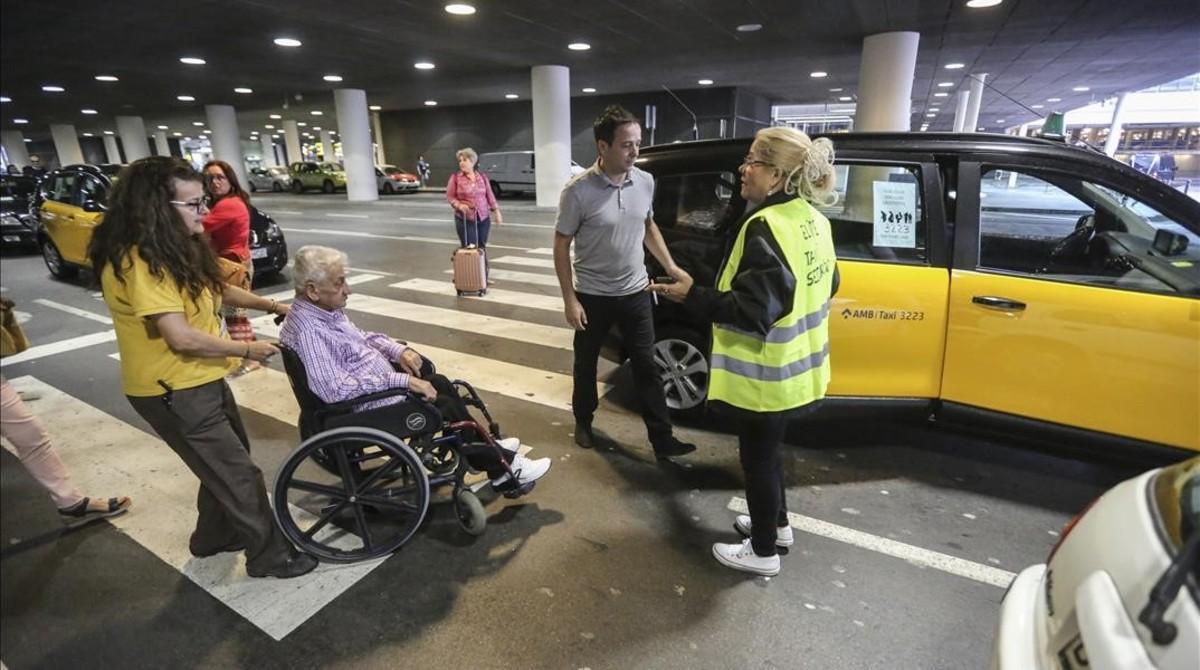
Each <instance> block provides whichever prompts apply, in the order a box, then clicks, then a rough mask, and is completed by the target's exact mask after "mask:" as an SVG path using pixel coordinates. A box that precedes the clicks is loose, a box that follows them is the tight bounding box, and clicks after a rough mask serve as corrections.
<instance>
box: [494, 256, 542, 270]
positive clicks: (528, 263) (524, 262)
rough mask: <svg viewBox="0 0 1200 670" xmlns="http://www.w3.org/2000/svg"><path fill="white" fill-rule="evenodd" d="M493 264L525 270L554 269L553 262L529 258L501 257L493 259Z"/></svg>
mask: <svg viewBox="0 0 1200 670" xmlns="http://www.w3.org/2000/svg"><path fill="white" fill-rule="evenodd" d="M492 262H493V263H499V264H501V265H521V266H524V267H527V268H545V269H547V270H553V269H554V261H552V260H550V259H547V258H529V257H528V256H501V257H499V258H493V259H492Z"/></svg>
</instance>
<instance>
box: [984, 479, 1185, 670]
mask: <svg viewBox="0 0 1200 670" xmlns="http://www.w3.org/2000/svg"><path fill="white" fill-rule="evenodd" d="M1198 663H1200V457H1196V458H1192V459H1190V460H1187V461H1184V462H1182V463H1178V464H1176V465H1172V466H1170V467H1166V468H1161V469H1158V470H1152V471H1150V472H1146V473H1144V474H1142V475H1140V476H1138V477H1135V478H1133V479H1130V480H1128V481H1125V482H1122V483H1121V484H1118V485H1117V486H1116V487H1114V488H1112V489H1111V490H1109V491H1108V492H1107V493H1105V494H1104V495H1103V496H1101V497H1100V498H1099V499H1098V500H1096V501H1095V502H1093V503H1092V504H1091V505H1090V506H1089V507H1088V508H1087V509H1085V510H1084V511H1083V512H1082V513H1081V514H1080V515H1079V516H1077V517H1075V519H1073V520H1072V521H1071V522H1070V523H1069V524H1067V526H1066V528H1064V529H1063V531H1062V533H1061V534H1060V535H1059V539H1058V544H1057V545H1056V546H1055V547H1054V549H1053V550H1052V551H1051V552H1050V556H1049V557H1048V558H1047V559H1046V562H1045V563H1043V564H1039V565H1033V566H1030V567H1028V568H1026V569H1024V570H1022V571H1021V573H1020V574H1018V575H1017V577H1016V579H1014V580H1013V582H1012V584H1011V585H1010V586H1009V587H1008V591H1007V592H1006V593H1005V595H1004V601H1003V603H1002V604H1001V606H1000V621H999V624H998V626H997V630H996V644H995V650H994V653H993V657H992V668H993V669H994V670H1052V669H1053V670H1060V669H1063V670H1073V669H1075V668H1089V667H1090V668H1122V669H1124V668H1145V669H1147V670H1153V669H1156V668H1157V669H1158V670H1175V669H1178V670H1184V669H1187V670H1193V669H1194V668H1195V667H1196V666H1197V664H1198Z"/></svg>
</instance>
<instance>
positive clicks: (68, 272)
mask: <svg viewBox="0 0 1200 670" xmlns="http://www.w3.org/2000/svg"><path fill="white" fill-rule="evenodd" d="M42 260H44V261H46V269H48V270H50V274H52V275H54V277H55V278H56V279H72V278H74V277H75V275H77V274H79V268H77V267H75V266H74V265H71V264H69V263H67V262H66V261H64V260H63V257H62V254H60V253H59V252H58V247H56V246H54V242H52V241H50V239H49V238H46V239H45V240H43V241H42Z"/></svg>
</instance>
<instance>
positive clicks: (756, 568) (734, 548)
mask: <svg viewBox="0 0 1200 670" xmlns="http://www.w3.org/2000/svg"><path fill="white" fill-rule="evenodd" d="M712 553H713V557H714V558H716V559H717V562H719V563H721V564H722V565H725V566H728V567H731V568H733V569H734V570H741V571H742V572H752V573H754V574H756V575H762V576H764V577H774V576H775V575H777V574H779V556H778V555H776V556H759V555H758V554H756V553H754V547H752V546H750V540H745V541H744V542H742V543H741V544H725V543H724V542H717V543H715V544H713V546H712Z"/></svg>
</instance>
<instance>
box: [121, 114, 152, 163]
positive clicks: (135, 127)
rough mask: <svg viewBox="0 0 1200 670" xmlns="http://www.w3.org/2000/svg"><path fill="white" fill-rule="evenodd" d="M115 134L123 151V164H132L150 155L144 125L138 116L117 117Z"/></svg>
mask: <svg viewBox="0 0 1200 670" xmlns="http://www.w3.org/2000/svg"><path fill="white" fill-rule="evenodd" d="M117 133H118V134H119V135H120V136H121V145H122V146H123V147H124V149H125V162H127V163H132V162H134V161H136V160H138V159H139V158H145V157H146V156H149V155H150V142H148V141H146V124H145V123H144V122H143V121H142V117H140V116H118V117H117Z"/></svg>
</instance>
